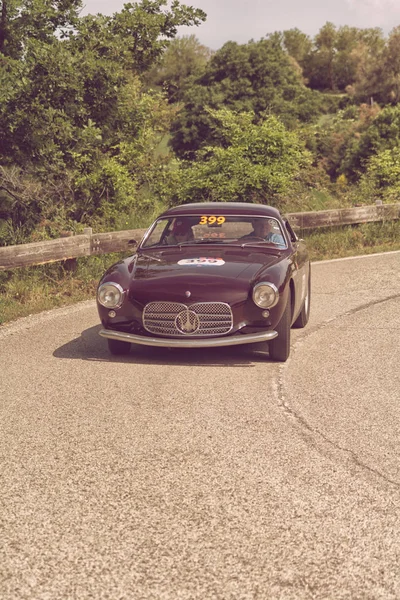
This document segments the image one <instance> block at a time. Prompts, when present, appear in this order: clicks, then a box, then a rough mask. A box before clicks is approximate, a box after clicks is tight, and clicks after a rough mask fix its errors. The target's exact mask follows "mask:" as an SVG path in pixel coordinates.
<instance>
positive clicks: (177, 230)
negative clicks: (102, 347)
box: [97, 202, 311, 361]
mask: <svg viewBox="0 0 400 600" xmlns="http://www.w3.org/2000/svg"><path fill="white" fill-rule="evenodd" d="M310 275H311V274H310V261H309V257H308V253H307V250H306V247H305V243H304V242H303V241H302V240H299V239H298V238H297V236H296V234H295V233H294V231H293V229H292V228H291V226H290V224H289V223H288V222H287V221H285V220H283V219H282V217H281V215H280V213H279V212H278V211H277V210H276V209H275V208H272V207H270V206H264V205H260V204H246V203H233V202H213V203H199V204H186V205H184V206H179V207H175V208H171V209H170V210H167V211H166V212H165V213H163V214H162V215H161V216H160V217H159V218H158V219H157V220H156V221H155V222H154V223H153V225H152V226H151V227H150V228H149V229H148V230H147V232H146V234H145V236H144V238H143V239H142V241H141V242H140V244H139V245H138V247H137V249H136V253H135V254H134V255H133V256H130V257H129V258H126V259H125V260H122V261H121V262H119V263H117V264H115V265H113V266H112V267H111V268H110V269H108V271H107V272H106V273H105V275H104V277H103V278H102V280H101V281H100V284H99V288H98V291H97V303H98V311H99V315H100V319H101V322H102V324H103V329H102V330H101V331H100V335H101V336H103V337H105V338H107V341H108V346H109V350H110V352H111V353H112V354H126V353H128V352H129V350H130V345H131V343H134V344H142V345H146V346H164V347H177V348H207V347H215V346H233V345H237V344H250V343H256V342H268V345H269V356H270V358H271V359H273V360H277V361H285V360H287V358H288V356H289V352H290V329H291V327H292V326H294V327H304V326H305V325H306V324H307V321H308V318H309V313H310V283H311V277H310Z"/></svg>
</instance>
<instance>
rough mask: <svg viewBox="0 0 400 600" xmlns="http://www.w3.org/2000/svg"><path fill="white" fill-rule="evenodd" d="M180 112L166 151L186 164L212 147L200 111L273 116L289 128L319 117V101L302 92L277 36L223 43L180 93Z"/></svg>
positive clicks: (210, 134)
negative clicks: (259, 39) (224, 110)
mask: <svg viewBox="0 0 400 600" xmlns="http://www.w3.org/2000/svg"><path fill="white" fill-rule="evenodd" d="M183 101H184V107H183V109H182V110H181V111H180V113H179V114H178V117H177V119H176V121H175V122H174V125H173V128H172V140H171V145H172V147H173V149H174V151H175V152H176V154H177V155H178V156H180V157H185V158H191V157H193V153H194V152H196V151H197V150H198V149H199V148H201V147H202V146H203V145H205V144H210V143H218V136H217V137H216V138H215V137H214V135H215V133H216V132H215V129H214V127H213V123H212V119H211V117H210V113H209V112H208V111H207V110H206V107H210V108H213V109H218V108H220V107H221V105H222V106H225V107H227V108H229V109H231V110H234V111H237V112H243V111H247V112H253V113H254V115H255V119H256V120H257V119H260V118H262V117H263V116H264V115H266V114H275V115H278V116H280V117H281V119H282V121H283V122H284V123H285V124H286V125H287V126H289V127H292V128H293V127H295V126H296V124H297V123H298V122H299V121H304V122H307V121H311V120H313V119H314V118H315V116H316V115H318V114H319V113H320V112H321V111H323V110H324V109H323V97H322V96H320V95H319V94H318V93H317V92H312V91H311V90H308V89H307V88H306V87H305V86H304V84H303V82H302V80H301V76H300V75H299V73H298V71H297V70H296V69H295V67H294V65H293V62H292V61H291V60H290V57H289V56H288V55H287V53H286V52H285V51H284V50H283V48H282V46H281V41H280V38H279V36H277V35H276V36H270V37H269V38H268V39H263V40H261V41H259V42H249V43H248V44H242V45H240V44H237V43H235V42H228V43H227V44H225V45H224V46H223V47H222V48H221V49H220V50H218V51H217V52H216V53H215V54H214V55H213V56H212V57H211V59H210V61H209V62H208V63H207V66H206V69H205V71H204V74H203V75H202V76H201V77H200V78H198V79H197V80H195V81H194V82H193V84H192V85H191V86H190V87H189V88H188V89H187V90H186V91H185V94H184V96H183Z"/></svg>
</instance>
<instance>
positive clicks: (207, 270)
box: [132, 246, 281, 282]
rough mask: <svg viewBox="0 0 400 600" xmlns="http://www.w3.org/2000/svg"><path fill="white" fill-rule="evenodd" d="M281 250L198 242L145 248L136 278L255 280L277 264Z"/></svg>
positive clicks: (137, 267)
mask: <svg viewBox="0 0 400 600" xmlns="http://www.w3.org/2000/svg"><path fill="white" fill-rule="evenodd" d="M280 257H281V254H280V253H279V252H275V251H271V250H270V249H268V250H267V251H260V250H259V249H257V248H254V247H253V248H240V247H238V248H234V247H230V248H219V247H213V248H205V247H204V246H201V247H200V246H197V247H193V246H191V247H190V248H187V247H185V248H182V250H181V251H179V250H177V249H174V250H173V251H167V250H161V251H159V252H154V251H153V252H143V253H141V254H139V255H138V256H137V259H136V262H135V267H134V270H133V272H132V279H135V280H143V279H145V280H155V279H169V278H175V277H178V278H181V277H201V278H212V279H213V278H229V279H243V278H244V279H245V280H246V281H247V282H250V281H251V280H253V278H254V277H255V276H256V275H257V273H258V272H259V271H260V270H261V269H264V268H266V267H268V266H270V265H273V264H275V263H276V262H277V261H278V260H279V259H280Z"/></svg>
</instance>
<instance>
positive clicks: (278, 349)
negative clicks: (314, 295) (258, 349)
mask: <svg viewBox="0 0 400 600" xmlns="http://www.w3.org/2000/svg"><path fill="white" fill-rule="evenodd" d="M291 322H292V306H291V299H290V288H289V293H288V298H287V302H286V308H285V311H284V313H283V315H282V318H281V320H280V321H279V323H278V325H277V327H276V328H275V330H276V331H277V332H278V337H276V338H275V339H273V340H271V341H270V342H269V356H270V358H272V360H275V361H277V362H286V361H287V359H288V358H289V354H290V325H291Z"/></svg>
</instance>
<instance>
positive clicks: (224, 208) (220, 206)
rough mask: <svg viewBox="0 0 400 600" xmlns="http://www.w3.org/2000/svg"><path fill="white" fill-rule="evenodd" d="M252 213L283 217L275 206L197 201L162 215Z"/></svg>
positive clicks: (169, 210)
mask: <svg viewBox="0 0 400 600" xmlns="http://www.w3.org/2000/svg"><path fill="white" fill-rule="evenodd" d="M204 214H207V215H219V214H223V215H250V216H256V217H274V218H276V219H279V218H281V215H280V213H279V211H278V210H277V209H276V208H274V207H273V206H267V205H265V204H252V203H250V202H195V203H192V204H181V205H180V206H174V207H173V208H170V209H168V210H166V211H165V212H163V213H162V215H160V216H161V217H167V216H168V217H169V216H171V217H172V216H174V217H175V216H179V217H181V216H184V215H196V216H197V215H199V216H200V215H204Z"/></svg>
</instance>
